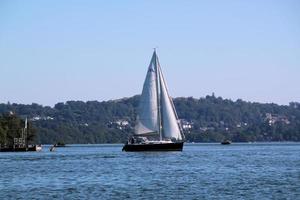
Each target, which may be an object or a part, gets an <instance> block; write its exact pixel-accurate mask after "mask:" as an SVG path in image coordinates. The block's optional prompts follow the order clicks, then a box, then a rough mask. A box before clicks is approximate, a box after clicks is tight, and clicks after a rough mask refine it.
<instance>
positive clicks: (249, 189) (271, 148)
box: [0, 143, 300, 199]
mask: <svg viewBox="0 0 300 200" xmlns="http://www.w3.org/2000/svg"><path fill="white" fill-rule="evenodd" d="M121 149H122V145H73V146H71V147H66V148H58V149H57V151H56V152H50V151H49V146H44V148H43V151H42V152H24V153H0V163H1V164H0V199H300V143H264V144H232V145H228V146H227V145H219V144H186V145H185V146H184V150H183V152H152V153H150V152H148V153H133V152H131V153H126V152H122V151H121Z"/></svg>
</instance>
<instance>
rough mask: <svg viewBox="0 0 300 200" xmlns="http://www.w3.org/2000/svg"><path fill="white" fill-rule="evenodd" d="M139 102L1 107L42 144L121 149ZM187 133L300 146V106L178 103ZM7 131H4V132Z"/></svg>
mask: <svg viewBox="0 0 300 200" xmlns="http://www.w3.org/2000/svg"><path fill="white" fill-rule="evenodd" d="M138 103H139V96H134V97H131V98H124V99H120V100H114V101H103V102H98V101H88V102H82V101H67V102H66V103H57V104H56V105H55V106H54V107H53V108H52V107H49V106H41V105H38V104H31V105H23V104H10V103H7V104H0V113H2V114H5V113H8V112H14V113H16V114H17V115H19V116H20V117H23V118H25V117H28V118H29V119H30V121H31V123H32V124H33V126H34V127H35V129H36V131H37V137H36V142H37V143H56V142H59V141H60V142H65V143H117V142H124V141H126V139H127V137H128V135H130V134H132V133H133V127H134V122H135V113H136V109H137V107H138ZM174 104H175V107H176V109H177V112H178V116H179V118H180V119H181V123H182V126H183V128H184V130H185V134H186V139H187V140H188V141H191V142H192V141H194V142H220V141H222V140H223V139H230V140H233V141H240V142H247V141H300V103H295V102H293V103H290V105H289V106H283V105H277V104H262V103H251V102H245V101H242V100H237V101H232V100H228V99H222V98H221V97H215V96H214V95H212V96H206V97H205V98H200V99H195V98H192V97H188V98H183V97H181V98H175V99H174ZM0 130H1V127H0Z"/></svg>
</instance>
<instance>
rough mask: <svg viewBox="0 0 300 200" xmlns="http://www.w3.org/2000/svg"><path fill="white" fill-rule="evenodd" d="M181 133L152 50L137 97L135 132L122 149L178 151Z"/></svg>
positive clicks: (180, 146)
mask: <svg viewBox="0 0 300 200" xmlns="http://www.w3.org/2000/svg"><path fill="white" fill-rule="evenodd" d="M184 140H185V138H184V134H183V131H182V128H181V126H180V123H179V120H178V116H177V113H176V110H175V107H174V104H173V101H172V98H171V97H170V96H169V92H168V89H167V85H166V81H165V79H164V76H163V74H162V70H161V67H160V64H159V61H158V57H157V55H156V51H155V50H154V53H153V56H152V59H151V62H150V66H149V68H148V72H147V75H146V80H145V82H144V87H143V91H142V94H141V97H140V107H139V110H138V114H137V120H136V126H135V133H134V135H133V136H132V137H131V138H130V139H129V140H128V141H127V143H126V144H125V145H124V147H123V149H122V150H123V151H182V148H183V143H184Z"/></svg>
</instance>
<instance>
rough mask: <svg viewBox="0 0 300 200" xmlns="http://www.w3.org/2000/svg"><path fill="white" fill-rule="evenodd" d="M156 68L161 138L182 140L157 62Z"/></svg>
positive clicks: (171, 102)
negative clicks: (158, 86) (158, 84)
mask: <svg viewBox="0 0 300 200" xmlns="http://www.w3.org/2000/svg"><path fill="white" fill-rule="evenodd" d="M157 69H158V72H159V83H160V98H161V99H160V103H161V105H160V106H161V118H162V120H161V121H162V136H163V138H176V139H177V140H182V135H181V131H180V128H179V124H178V119H177V115H176V111H175V108H174V106H173V101H172V99H171V97H170V96H169V94H168V89H167V85H166V82H165V80H164V77H163V74H162V71H161V68H160V66H159V63H158V62H157Z"/></svg>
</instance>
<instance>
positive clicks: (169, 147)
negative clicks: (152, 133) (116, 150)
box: [122, 142, 183, 151]
mask: <svg viewBox="0 0 300 200" xmlns="http://www.w3.org/2000/svg"><path fill="white" fill-rule="evenodd" d="M182 148H183V142H176V143H175V142H174V143H162V144H125V145H124V147H123V149H122V151H182Z"/></svg>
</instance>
